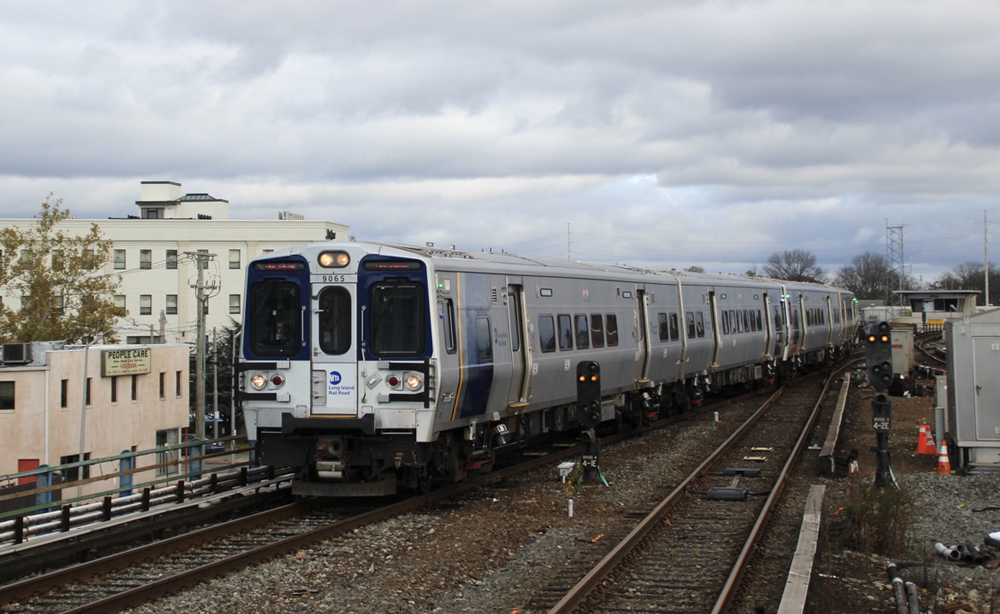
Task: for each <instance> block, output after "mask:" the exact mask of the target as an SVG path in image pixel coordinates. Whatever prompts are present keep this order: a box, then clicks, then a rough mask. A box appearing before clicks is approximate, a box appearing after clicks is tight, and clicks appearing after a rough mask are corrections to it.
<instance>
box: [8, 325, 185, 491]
mask: <svg viewBox="0 0 1000 614" xmlns="http://www.w3.org/2000/svg"><path fill="white" fill-rule="evenodd" d="M11 350H18V351H17V352H12V351H11ZM189 355H190V350H189V348H188V346H187V345H184V344H169V345H152V346H150V345H146V346H137V345H96V344H95V345H91V346H90V347H89V348H86V347H85V346H65V347H64V346H63V345H62V344H61V343H31V344H8V345H4V346H3V359H4V362H3V363H0V433H3V435H2V441H3V445H0V477H2V476H4V475H9V474H13V473H19V472H23V471H31V470H33V469H37V468H38V467H40V466H42V465H45V466H48V467H55V466H58V465H64V464H67V463H74V462H77V461H78V460H79V457H80V443H81V439H80V431H81V428H80V427H81V422H83V426H84V437H83V445H84V447H83V450H84V460H88V459H92V460H96V459H99V458H109V457H114V456H118V455H119V454H121V453H122V452H128V451H141V450H150V449H152V448H155V447H159V446H164V445H170V444H176V443H179V442H180V435H181V432H182V430H183V429H185V428H187V426H188V364H189V363H188V360H189ZM85 357H86V364H87V367H86V380H85V379H84V358H85ZM85 382H86V383H85ZM85 398H86V401H85ZM173 458H176V452H174V453H173ZM165 460H169V459H167V458H166V457H165V455H164V454H160V455H147V456H143V457H139V458H138V459H137V462H136V466H137V467H149V466H151V465H154V464H157V463H161V462H164V461H165ZM96 467H97V468H96V469H95V468H89V469H88V471H87V472H86V473H85V475H84V477H90V476H94V477H96V476H97V475H104V474H114V473H115V471H117V469H116V468H115V467H116V464H115V463H111V464H109V465H108V466H103V465H97V466H96ZM72 471H77V469H74V470H72ZM176 471H177V468H176V467H175V466H171V467H160V468H157V469H151V470H150V472H147V473H143V474H140V475H139V476H137V478H136V481H137V482H138V481H152V480H154V479H156V477H157V476H160V475H169V474H171V473H174V472H176ZM87 473H89V474H90V475H89V476H88V475H87ZM64 477H65V478H67V480H71V479H73V478H74V477H75V475H68V476H64ZM3 482H4V483H3V485H4V486H7V485H9V483H8V481H3ZM109 488H112V489H113V488H114V483H111V484H108V483H101V482H96V483H94V484H90V485H87V486H86V487H84V492H85V493H91V492H100V491H104V490H108V489H109Z"/></svg>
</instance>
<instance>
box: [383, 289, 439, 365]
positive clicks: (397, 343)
mask: <svg viewBox="0 0 1000 614" xmlns="http://www.w3.org/2000/svg"><path fill="white" fill-rule="evenodd" d="M426 305H427V297H426V292H425V291H424V289H423V286H421V285H420V284H416V283H413V282H409V281H403V282H399V281H385V282H381V283H377V284H374V285H373V286H372V289H371V333H372V335H371V336H372V340H371V350H372V351H373V352H374V353H375V354H377V355H380V356H416V355H419V354H422V353H423V352H424V345H425V340H426V330H425V328H424V326H425V322H426V321H427V318H426V312H425V309H426Z"/></svg>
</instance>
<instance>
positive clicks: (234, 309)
mask: <svg viewBox="0 0 1000 614" xmlns="http://www.w3.org/2000/svg"><path fill="white" fill-rule="evenodd" d="M239 312H240V295H239V294H230V295H229V313H239Z"/></svg>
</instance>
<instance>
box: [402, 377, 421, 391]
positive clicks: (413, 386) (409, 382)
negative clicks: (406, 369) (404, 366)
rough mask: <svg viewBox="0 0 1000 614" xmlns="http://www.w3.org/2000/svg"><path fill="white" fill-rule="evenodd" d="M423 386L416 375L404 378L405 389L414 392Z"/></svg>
mask: <svg viewBox="0 0 1000 614" xmlns="http://www.w3.org/2000/svg"><path fill="white" fill-rule="evenodd" d="M423 386H424V380H423V378H421V377H420V376H419V375H417V374H413V375H410V376H409V377H407V378H406V388H407V389H408V390H412V391H413V392H416V391H417V390H420V389H421V388H423Z"/></svg>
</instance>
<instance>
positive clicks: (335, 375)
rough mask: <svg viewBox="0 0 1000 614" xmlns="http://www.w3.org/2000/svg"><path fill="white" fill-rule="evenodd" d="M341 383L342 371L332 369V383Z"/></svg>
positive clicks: (333, 384) (332, 384) (334, 384)
mask: <svg viewBox="0 0 1000 614" xmlns="http://www.w3.org/2000/svg"><path fill="white" fill-rule="evenodd" d="M339 383H340V373H338V372H336V371H330V385H331V386H336V385H337V384H339Z"/></svg>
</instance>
